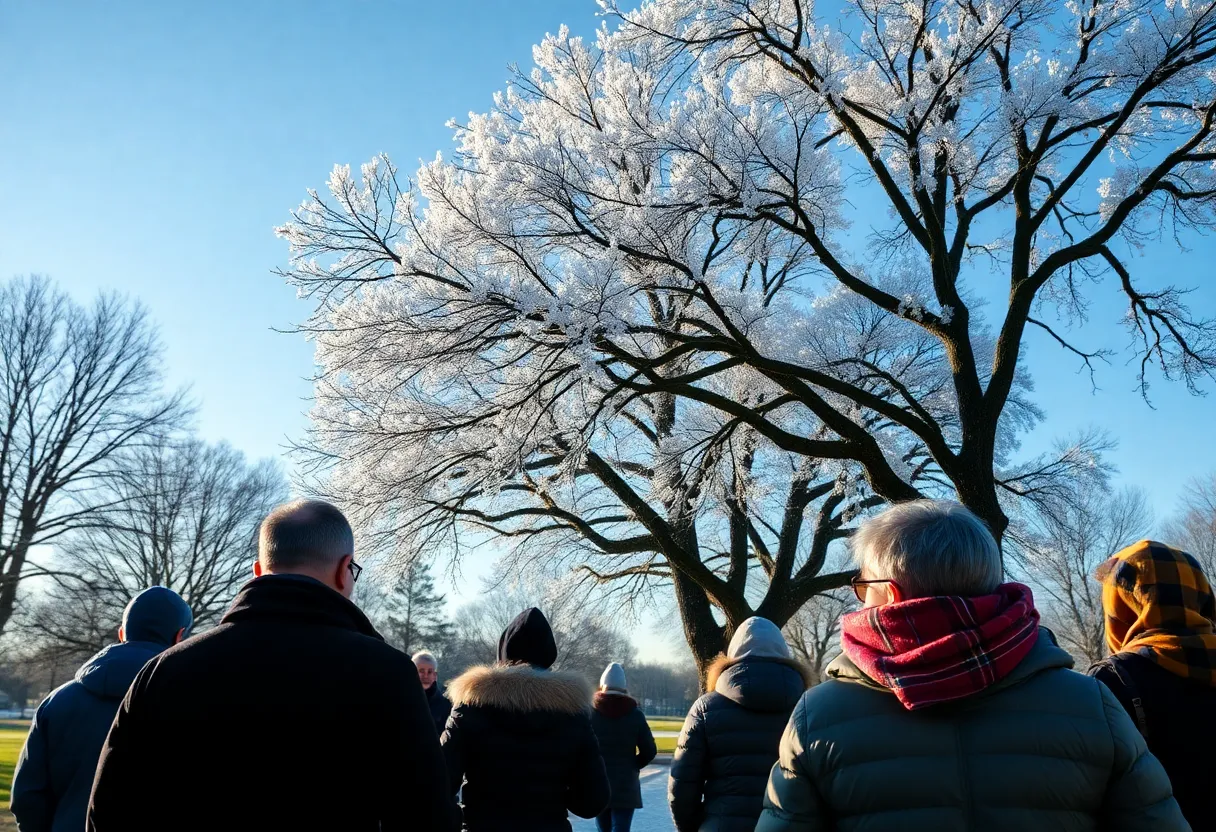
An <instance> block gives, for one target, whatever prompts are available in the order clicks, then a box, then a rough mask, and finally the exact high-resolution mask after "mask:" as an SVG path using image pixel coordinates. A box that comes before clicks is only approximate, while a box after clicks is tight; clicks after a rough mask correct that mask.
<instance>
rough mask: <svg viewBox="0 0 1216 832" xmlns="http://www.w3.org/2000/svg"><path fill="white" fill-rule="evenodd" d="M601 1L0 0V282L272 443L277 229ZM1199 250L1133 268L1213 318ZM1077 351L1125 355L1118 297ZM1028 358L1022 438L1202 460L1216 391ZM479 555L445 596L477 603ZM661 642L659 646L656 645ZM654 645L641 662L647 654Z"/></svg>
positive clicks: (277, 430)
mask: <svg viewBox="0 0 1216 832" xmlns="http://www.w3.org/2000/svg"><path fill="white" fill-rule="evenodd" d="M595 11H596V6H595V3H594V2H593V0H511V2H505V0H504V1H501V2H500V1H499V0H447V2H444V3H429V2H417V1H416V0H396V2H388V0H340V1H339V0H310V1H309V2H307V3H298V4H288V3H285V2H275V3H272V2H266V1H265V0H262V1H261V2H259V1H258V0H253V1H252V2H249V1H248V0H247V1H246V2H240V3H237V2H228V1H227V0H224V1H222V2H210V3H148V2H139V3H136V2H130V1H129V0H112V1H111V2H107V3H99V2H96V1H95V0H91V1H90V2H81V1H79V0H76V1H72V0H57V2H55V3H45V2H37V0H5V2H4V3H2V4H0V278H7V277H9V276H12V275H16V274H29V273H42V274H46V275H49V276H51V277H53V278H55V279H56V280H57V281H59V283H60V284H61V285H62V286H64V287H65V288H67V289H68V290H69V291H71V292H72V293H74V294H76V295H77V296H79V297H82V298H84V297H88V296H91V295H93V294H95V293H96V292H97V291H99V290H102V289H117V290H121V291H123V292H126V293H129V294H131V295H133V296H136V297H138V298H140V299H141V300H142V301H143V302H144V303H145V304H146V305H147V307H148V308H149V310H150V311H151V314H152V315H153V317H154V318H155V319H156V320H157V321H158V322H159V323H160V325H161V328H162V332H163V337H164V341H165V345H166V350H167V353H166V355H167V361H168V368H169V372H170V376H171V379H172V381H173V383H174V384H178V385H189V386H190V387H191V388H192V390H193V393H194V396H195V397H196V398H197V400H198V401H199V402H200V404H201V407H200V411H199V419H198V426H199V429H200V431H201V432H202V434H203V435H204V436H205V437H206V438H208V439H212V440H219V439H226V440H228V441H229V442H231V443H232V444H234V445H235V446H237V447H238V448H240V449H242V450H243V451H245V452H246V453H247V454H250V455H251V456H255V457H260V456H273V455H277V454H279V453H280V452H281V450H282V448H283V446H284V445H285V444H286V442H287V441H288V438H289V437H291V436H299V435H300V434H301V432H302V431H303V429H304V427H305V424H306V419H305V416H304V412H305V410H306V409H307V401H306V399H307V396H308V395H309V392H310V386H309V384H308V382H307V381H306V378H307V376H308V375H309V374H310V372H311V367H312V362H311V354H312V351H311V346H310V345H309V344H308V343H307V342H305V341H304V340H303V339H302V338H300V337H299V336H294V335H287V334H280V333H278V332H275V331H274V330H275V329H276V328H279V329H283V328H288V327H290V325H291V324H292V323H293V322H295V321H299V320H301V319H302V318H303V317H304V316H305V315H306V313H307V308H306V307H305V305H304V304H303V302H301V301H297V300H296V298H295V294H294V292H293V290H292V289H290V288H288V287H287V286H285V285H284V284H283V283H282V282H281V281H280V280H279V279H278V278H276V277H274V276H273V275H272V274H271V270H272V269H273V268H275V267H276V266H281V265H283V264H284V262H285V260H286V246H285V245H284V244H283V243H282V241H280V240H277V239H275V237H274V236H273V233H272V228H273V227H274V226H275V225H276V224H278V223H281V222H283V221H284V220H285V219H286V218H287V216H288V212H289V210H290V209H291V208H293V207H294V206H295V205H297V204H298V203H299V202H300V200H301V199H302V198H303V197H304V191H305V189H306V188H308V187H320V186H322V185H323V183H324V181H325V177H326V176H327V175H328V172H329V170H330V168H331V167H332V166H333V164H334V163H335V162H350V163H352V164H358V163H360V162H363V161H365V160H367V159H368V158H370V157H371V156H372V155H374V154H375V153H378V152H380V151H386V152H388V153H389V154H390V155H391V156H392V157H393V158H394V160H396V161H397V163H398V164H399V165H400V166H401V167H402V169H403V170H406V171H412V170H413V168H414V167H415V165H416V161H417V160H418V159H420V158H425V159H430V158H432V157H433V156H434V154H435V151H436V150H440V149H444V150H446V149H447V148H449V147H450V133H449V131H448V130H447V129H446V128H445V127H444V126H443V125H444V122H445V121H446V120H447V119H448V118H450V117H463V116H464V115H465V114H466V113H467V112H469V111H470V110H479V111H480V110H485V109H487V108H488V106H489V104H490V102H491V95H492V93H493V92H494V91H495V90H498V89H501V88H502V87H503V85H504V81H505V79H506V77H507V69H506V67H507V64H509V63H511V62H519V63H521V64H527V63H528V62H529V61H530V56H531V46H532V44H533V43H535V42H537V41H538V40H539V39H540V38H541V37H543V35H544V33H545V32H547V31H556V29H557V27H558V26H559V25H560V24H561V23H568V24H570V25H571V28H572V29H574V30H575V31H576V32H585V33H587V34H591V32H592V30H593V28H594V27H595V26H596V25H597V20H596V18H595ZM1213 257H1216V246H1213V245H1212V243H1211V242H1210V241H1207V242H1204V243H1202V244H1201V245H1197V246H1196V248H1195V249H1194V250H1193V251H1191V252H1189V253H1179V252H1177V251H1176V250H1173V249H1172V246H1170V247H1162V246H1153V247H1150V248H1149V249H1148V250H1147V252H1146V254H1145V256H1143V257H1141V258H1140V259H1138V260H1136V261H1135V262H1134V268H1135V269H1136V270H1137V271H1139V272H1141V273H1148V274H1150V275H1153V276H1154V277H1161V278H1165V277H1168V278H1170V279H1173V280H1177V281H1178V282H1180V283H1183V284H1197V283H1199V282H1200V277H1199V275H1198V267H1197V264H1201V263H1202V264H1204V266H1205V271H1206V273H1207V275H1208V285H1207V286H1205V287H1204V288H1203V289H1202V290H1201V291H1200V292H1199V293H1198V294H1196V296H1195V297H1194V298H1193V301H1194V303H1195V305H1196V306H1197V307H1199V308H1200V309H1201V310H1203V311H1204V312H1205V313H1206V314H1207V315H1211V314H1212V313H1213V312H1216V286H1213V285H1211V283H1212V282H1211V280H1210V274H1211V263H1212V262H1213ZM1095 297H1096V298H1097V300H1096V302H1095V304H1094V317H1095V325H1094V326H1091V327H1089V328H1088V329H1087V331H1086V332H1085V333H1084V334H1085V336H1086V337H1087V338H1089V339H1090V340H1089V341H1088V342H1087V343H1088V344H1090V345H1094V344H1102V343H1105V344H1106V345H1110V346H1115V347H1118V346H1121V345H1122V343H1123V336H1122V334H1121V332H1120V331H1118V330H1116V329H1115V328H1114V327H1113V326H1111V322H1113V321H1116V320H1117V319H1118V316H1119V315H1120V312H1121V308H1122V307H1121V304H1120V301H1119V297H1118V295H1117V292H1116V291H1115V289H1114V288H1113V286H1111V285H1110V284H1104V285H1103V286H1100V287H1098V289H1097V290H1096V291H1095ZM1028 356H1029V359H1030V362H1031V369H1032V372H1033V373H1034V376H1035V378H1036V381H1037V385H1038V392H1037V400H1038V401H1039V402H1040V403H1041V404H1042V405H1043V407H1044V408H1045V409H1046V411H1047V412H1048V416H1049V418H1048V421H1047V422H1046V424H1045V425H1043V426H1042V427H1041V428H1040V429H1039V430H1038V431H1036V433H1035V434H1034V435H1032V436H1031V437H1029V438H1028V440H1027V448H1028V449H1032V450H1033V449H1037V448H1041V447H1045V446H1047V445H1049V444H1050V441H1051V439H1052V438H1053V437H1054V436H1057V435H1062V434H1066V433H1069V432H1072V431H1075V430H1076V429H1078V428H1082V427H1085V426H1088V425H1093V424H1097V425H1100V426H1103V427H1105V428H1107V429H1108V430H1110V431H1111V433H1112V434H1113V435H1114V436H1115V437H1116V438H1118V439H1119V440H1120V448H1119V451H1118V452H1117V453H1116V454H1115V458H1114V461H1115V462H1116V464H1117V465H1118V466H1119V468H1120V470H1121V472H1122V475H1123V479H1124V480H1125V481H1127V482H1129V483H1134V484H1138V485H1142V486H1144V487H1145V488H1147V489H1148V490H1149V492H1150V496H1151V497H1152V499H1153V503H1154V505H1155V506H1156V507H1157V508H1158V510H1159V511H1160V512H1162V513H1164V512H1165V511H1166V510H1168V508H1169V506H1170V505H1171V504H1172V503H1173V501H1174V500H1175V499H1176V497H1177V495H1178V493H1179V491H1180V489H1181V486H1182V483H1183V482H1184V481H1185V480H1187V479H1189V478H1191V477H1195V476H1198V475H1201V474H1203V473H1206V472H1208V471H1211V470H1214V469H1216V443H1214V442H1213V441H1212V429H1213V419H1212V415H1213V413H1216V410H1214V409H1213V407H1214V404H1213V400H1212V399H1210V398H1208V399H1197V398H1195V397H1192V396H1190V395H1188V394H1187V393H1186V391H1185V390H1184V389H1182V388H1181V387H1179V386H1176V385H1170V384H1167V383H1165V382H1162V381H1158V382H1156V383H1155V384H1154V386H1153V403H1154V404H1155V405H1156V409H1152V408H1149V407H1148V406H1146V405H1145V404H1144V403H1143V402H1142V401H1141V400H1140V399H1139V397H1138V396H1137V395H1136V393H1135V392H1134V385H1135V378H1134V369H1133V368H1131V367H1129V366H1126V365H1125V364H1124V358H1123V357H1119V358H1116V359H1115V360H1114V362H1113V364H1112V366H1110V367H1105V368H1103V369H1102V372H1101V375H1100V378H1099V385H1100V386H1101V388H1102V389H1101V391H1100V392H1098V393H1097V394H1092V393H1091V392H1090V387H1089V382H1088V379H1087V378H1086V377H1084V376H1080V375H1078V374H1077V373H1076V362H1075V361H1074V360H1073V359H1072V358H1071V357H1070V356H1067V355H1065V354H1062V353H1061V352H1060V351H1059V350H1058V349H1056V348H1054V347H1053V346H1051V344H1050V343H1049V342H1048V341H1047V340H1046V339H1045V338H1041V337H1037V336H1036V337H1033V338H1032V339H1031V342H1030V348H1029V352H1028ZM482 571H483V569H482V565H476V566H475V568H471V569H469V570H468V571H467V573H466V579H467V580H466V581H465V582H464V583H463V584H462V586H461V587H460V591H458V592H457V593H456V597H457V598H459V597H461V595H463V594H464V592H465V591H470V590H471V591H472V592H475V591H476V586H475V580H476V576H477V575H478V574H480V573H481V572H482ZM656 649H657V648H656ZM647 652H651V651H650V650H649V649H648V650H647Z"/></svg>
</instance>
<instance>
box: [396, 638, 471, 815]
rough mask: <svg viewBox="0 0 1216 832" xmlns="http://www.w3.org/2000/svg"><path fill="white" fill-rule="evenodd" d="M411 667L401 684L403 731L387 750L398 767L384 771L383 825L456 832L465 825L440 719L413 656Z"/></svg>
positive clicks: (407, 667)
mask: <svg viewBox="0 0 1216 832" xmlns="http://www.w3.org/2000/svg"><path fill="white" fill-rule="evenodd" d="M405 665H406V667H405V668H404V670H403V672H402V674H401V682H400V685H401V694H400V698H401V702H400V706H401V711H400V721H399V723H397V724H398V725H399V728H398V731H399V734H398V736H396V737H391V738H389V739H390V746H391V747H390V748H389V749H388V753H387V754H386V756H387V757H388V759H390V760H392V761H393V762H394V765H392V766H391V769H390V770H389V771H386V772H384V773H385V775H386V776H385V778H384V779H383V781H382V782H383V784H384V785H383V789H384V791H383V793H382V794H381V795H380V802H381V810H380V818H381V819H380V828H381V829H382V830H384V832H406V831H407V830H411V829H436V830H451V831H452V832H455V830H458V829H459V828H460V810H459V808H458V807H457V806H456V800H455V797H454V794H453V792H452V791H451V789H449V788H448V774H447V768H446V766H445V765H444V753H443V750H442V749H441V748H440V747H439V736H438V735H437V734H436V733H435V719H434V717H433V716H432V715H431V707H430V703H429V702H428V701H427V698H426V693H425V692H424V691H423V690H422V683H421V682H419V681H418V671H417V670H416V669H415V668H414V666H413V663H411V662H410V661H409V660H408V659H406V660H405ZM403 787H404V788H403Z"/></svg>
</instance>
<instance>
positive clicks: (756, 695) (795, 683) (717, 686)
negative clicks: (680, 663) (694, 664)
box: [705, 655, 813, 711]
mask: <svg viewBox="0 0 1216 832" xmlns="http://www.w3.org/2000/svg"><path fill="white" fill-rule="evenodd" d="M705 681H706V687H707V688H708V689H709V690H712V691H716V692H718V693H720V694H721V695H722V696H725V697H726V698H727V699H730V700H732V701H734V702H737V703H739V704H740V705H742V706H744V707H745V708H749V709H751V710H758V711H769V710H774V711H779V710H782V709H783V708H785V707H786V705H787V701H792V702H795V703H796V702H797V701H798V699H799V697H801V696H802V693H803V691H805V690H806V689H807V688H809V687H810V686H811V683H812V681H813V680H812V676H811V672H810V670H809V669H808V668H806V667H805V666H803V665H802V664H800V663H799V662H797V661H794V660H793V659H769V658H759V657H756V656H744V657H742V658H737V659H732V658H730V657H729V656H725V655H722V656H718V658H716V659H714V660H713V663H711V664H710V666H709V670H708V671H707V672H706V674H705Z"/></svg>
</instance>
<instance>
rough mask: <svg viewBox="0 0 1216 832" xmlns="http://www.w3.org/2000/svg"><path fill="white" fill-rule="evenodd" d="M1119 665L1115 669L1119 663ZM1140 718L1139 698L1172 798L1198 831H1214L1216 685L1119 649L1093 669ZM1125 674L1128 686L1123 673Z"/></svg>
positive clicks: (1150, 747) (1150, 741) (1151, 744)
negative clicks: (1175, 671)
mask: <svg viewBox="0 0 1216 832" xmlns="http://www.w3.org/2000/svg"><path fill="white" fill-rule="evenodd" d="M1116 667H1117V668H1118V672H1116V670H1115V668H1116ZM1089 674H1090V675H1091V676H1094V677H1096V678H1097V679H1098V680H1099V681H1101V682H1102V683H1103V684H1105V685H1106V686H1107V687H1108V688H1110V689H1111V692H1112V693H1114V694H1115V698H1117V699H1118V700H1119V702H1120V703H1121V704H1122V705H1123V708H1124V710H1126V711H1127V713H1128V715H1129V716H1131V718H1132V722H1135V723H1137V727H1139V723H1138V721H1137V717H1136V709H1135V707H1134V705H1133V703H1132V699H1133V698H1134V695H1133V693H1132V687H1134V688H1135V690H1136V692H1137V694H1136V695H1138V696H1139V697H1140V699H1141V704H1142V709H1143V712H1144V721H1145V723H1146V727H1147V731H1146V732H1145V741H1146V742H1147V744H1148V750H1149V751H1151V752H1152V754H1153V756H1154V757H1156V758H1157V759H1158V760H1160V761H1161V766H1162V767H1163V768H1164V769H1165V772H1166V774H1168V775H1169V776H1170V783H1171V784H1172V785H1173V787H1174V798H1175V799H1176V800H1177V801H1178V805H1179V806H1180V807H1181V808H1182V814H1183V816H1184V817H1185V818H1186V819H1187V822H1188V823H1190V824H1191V829H1193V830H1194V832H1216V800H1214V799H1213V796H1212V788H1213V784H1214V783H1216V756H1214V752H1213V749H1216V688H1212V687H1210V686H1208V685H1204V684H1201V683H1199V682H1195V681H1192V680H1190V679H1183V678H1182V677H1181V676H1176V675H1174V674H1173V673H1170V672H1169V671H1168V670H1165V669H1163V668H1162V667H1160V666H1159V665H1157V664H1156V663H1154V662H1153V661H1151V660H1150V659H1146V658H1143V657H1142V656H1137V655H1135V654H1133V653H1119V654H1117V655H1114V656H1111V657H1109V658H1107V659H1105V660H1104V661H1101V662H1099V663H1098V664H1096V665H1094V666H1093V667H1091V668H1090V669H1089ZM1120 674H1122V676H1124V677H1127V679H1128V681H1130V683H1131V685H1130V686H1129V685H1128V684H1126V683H1125V682H1124V680H1123V679H1122V678H1121V677H1120Z"/></svg>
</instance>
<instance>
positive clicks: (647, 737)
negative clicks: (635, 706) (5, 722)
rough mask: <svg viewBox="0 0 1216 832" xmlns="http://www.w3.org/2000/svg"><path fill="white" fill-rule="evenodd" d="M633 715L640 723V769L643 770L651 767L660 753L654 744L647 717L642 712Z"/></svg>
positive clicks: (638, 711) (638, 741) (638, 744)
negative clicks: (652, 761) (651, 762)
mask: <svg viewBox="0 0 1216 832" xmlns="http://www.w3.org/2000/svg"><path fill="white" fill-rule="evenodd" d="M633 713H634V717H635V719H637V722H638V738H637V749H638V757H637V761H638V768H639V769H643V768H646V766H648V765H650V761H651V760H653V759H654V758H655V756H656V755H657V754H658V753H659V749H658V747H657V746H656V745H655V744H654V734H652V733H650V723H648V722H647V721H646V715H645V714H644V713H642V712H641V711H640V710H637V711H634V712H633Z"/></svg>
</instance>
